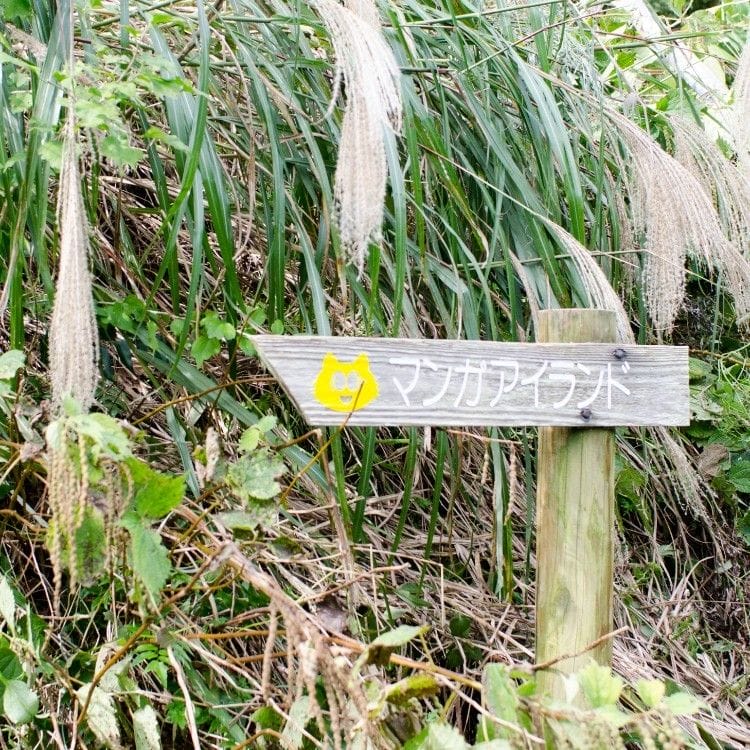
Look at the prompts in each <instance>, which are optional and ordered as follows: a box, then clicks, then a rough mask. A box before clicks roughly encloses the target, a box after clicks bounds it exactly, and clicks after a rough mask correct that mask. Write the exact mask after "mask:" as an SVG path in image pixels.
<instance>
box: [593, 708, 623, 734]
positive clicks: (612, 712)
mask: <svg viewBox="0 0 750 750" xmlns="http://www.w3.org/2000/svg"><path fill="white" fill-rule="evenodd" d="M594 713H595V714H596V716H598V717H600V718H602V719H604V721H606V722H607V724H610V725H611V726H613V727H614V728H615V729H619V728H620V727H622V726H624V725H625V724H627V723H628V721H629V720H630V717H629V716H628V714H626V713H625V712H624V711H621V710H620V709H619V708H617V706H614V705H611V704H609V705H606V706H599V707H598V708H595V709H594Z"/></svg>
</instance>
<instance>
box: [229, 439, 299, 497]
mask: <svg viewBox="0 0 750 750" xmlns="http://www.w3.org/2000/svg"><path fill="white" fill-rule="evenodd" d="M284 471H285V466H284V462H283V461H282V460H281V458H280V457H279V456H277V455H276V454H273V453H271V452H270V451H268V450H266V449H262V450H257V451H255V452H253V453H252V454H250V455H246V456H241V457H240V458H239V459H237V461H236V462H235V463H234V464H232V465H231V466H230V467H229V470H228V471H227V484H228V485H229V487H230V489H231V490H232V492H233V493H234V494H235V495H236V496H237V497H238V498H239V499H240V500H244V501H246V502H248V501H250V500H251V499H253V498H257V499H258V500H270V499H271V498H274V497H276V496H277V495H278V494H279V492H281V487H280V485H279V483H278V481H277V480H278V478H279V477H280V476H281V475H282V474H283V473H284Z"/></svg>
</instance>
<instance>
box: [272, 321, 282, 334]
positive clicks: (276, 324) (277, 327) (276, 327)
mask: <svg viewBox="0 0 750 750" xmlns="http://www.w3.org/2000/svg"><path fill="white" fill-rule="evenodd" d="M271 333H275V334H276V335H277V336H278V335H280V334H282V333H284V321H283V320H278V319H277V320H274V321H273V323H271Z"/></svg>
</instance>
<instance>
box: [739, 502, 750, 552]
mask: <svg viewBox="0 0 750 750" xmlns="http://www.w3.org/2000/svg"><path fill="white" fill-rule="evenodd" d="M737 533H738V534H739V535H740V536H741V537H742V538H743V539H744V540H745V544H747V545H748V546H750V510H748V511H747V512H746V513H745V514H744V515H742V516H740V517H739V518H738V519H737Z"/></svg>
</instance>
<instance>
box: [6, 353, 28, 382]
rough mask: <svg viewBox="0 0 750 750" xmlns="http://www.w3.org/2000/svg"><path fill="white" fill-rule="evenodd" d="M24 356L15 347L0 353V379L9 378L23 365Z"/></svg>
mask: <svg viewBox="0 0 750 750" xmlns="http://www.w3.org/2000/svg"><path fill="white" fill-rule="evenodd" d="M24 362H26V356H25V355H24V353H23V352H19V351H18V350H17V349H10V350H9V351H7V352H3V353H2V354H0V380H9V379H10V378H12V377H14V376H15V374H16V373H17V372H18V371H19V370H20V369H21V368H22V367H23V365H24Z"/></svg>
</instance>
